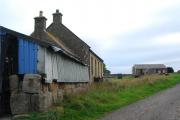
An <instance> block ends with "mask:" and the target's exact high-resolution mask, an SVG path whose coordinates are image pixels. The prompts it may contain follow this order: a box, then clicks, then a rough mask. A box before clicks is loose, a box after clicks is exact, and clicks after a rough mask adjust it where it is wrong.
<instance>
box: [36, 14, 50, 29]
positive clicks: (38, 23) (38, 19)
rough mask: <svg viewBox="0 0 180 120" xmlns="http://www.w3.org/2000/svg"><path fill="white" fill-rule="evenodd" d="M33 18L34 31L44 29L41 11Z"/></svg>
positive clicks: (44, 23) (43, 18)
mask: <svg viewBox="0 0 180 120" xmlns="http://www.w3.org/2000/svg"><path fill="white" fill-rule="evenodd" d="M34 20H35V27H34V31H35V32H42V31H45V30H46V20H47V19H46V18H45V17H44V16H43V11H40V12H39V16H38V17H35V18H34Z"/></svg>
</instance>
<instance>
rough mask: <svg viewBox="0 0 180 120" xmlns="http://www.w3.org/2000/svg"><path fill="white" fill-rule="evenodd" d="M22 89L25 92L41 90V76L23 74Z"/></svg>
mask: <svg viewBox="0 0 180 120" xmlns="http://www.w3.org/2000/svg"><path fill="white" fill-rule="evenodd" d="M22 90H23V92H26V93H39V92H40V91H41V76H40V75H37V74H26V75H25V76H24V80H23V85H22Z"/></svg>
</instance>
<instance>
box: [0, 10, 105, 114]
mask: <svg viewBox="0 0 180 120" xmlns="http://www.w3.org/2000/svg"><path fill="white" fill-rule="evenodd" d="M46 20H47V19H46V18H45V17H44V16H43V13H42V12H40V15H39V16H38V17H35V28H34V32H33V33H32V34H31V36H27V35H24V34H21V33H18V32H15V31H13V30H10V29H7V28H5V27H2V26H0V68H1V69H0V108H1V109H0V116H1V115H4V114H13V115H17V114H24V113H29V112H33V111H46V110H48V108H49V107H50V106H51V105H53V103H55V102H56V101H57V100H59V99H63V94H64V93H72V92H83V91H85V90H86V89H87V88H88V85H89V83H90V82H92V79H94V78H96V77H103V68H100V67H101V65H102V64H103V60H102V59H101V58H100V57H98V56H97V55H96V54H95V53H94V52H93V51H92V50H90V47H89V46H88V45H87V44H86V43H85V42H83V41H82V40H81V39H80V38H78V37H77V36H76V35H75V34H74V33H72V32H71V31H70V30H69V29H68V28H67V27H65V26H64V25H63V24H62V14H60V13H59V11H58V10H57V11H56V13H54V14H53V23H52V24H51V25H50V26H49V27H47V28H46ZM68 43H69V44H68ZM90 56H93V58H94V59H96V61H98V60H99V61H98V62H95V64H94V67H93V68H97V69H93V70H94V71H95V72H93V73H96V74H95V76H93V77H91V74H90V68H91V66H90ZM100 63H101V64H100ZM90 77H91V78H90Z"/></svg>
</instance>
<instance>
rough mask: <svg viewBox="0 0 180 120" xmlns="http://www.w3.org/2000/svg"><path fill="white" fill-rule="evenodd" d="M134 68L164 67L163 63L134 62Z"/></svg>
mask: <svg viewBox="0 0 180 120" xmlns="http://www.w3.org/2000/svg"><path fill="white" fill-rule="evenodd" d="M133 68H135V69H152V68H154V69H156V68H166V66H165V65H164V64H135V65H134V66H133Z"/></svg>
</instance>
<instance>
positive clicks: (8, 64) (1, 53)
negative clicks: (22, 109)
mask: <svg viewBox="0 0 180 120" xmlns="http://www.w3.org/2000/svg"><path fill="white" fill-rule="evenodd" d="M0 38H1V39H0V68H1V69H0V117H2V116H4V115H7V114H11V109H10V94H11V93H10V89H9V76H10V75H12V74H16V73H17V71H18V42H17V38H16V37H14V36H13V35H9V34H4V35H1V36H0Z"/></svg>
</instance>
